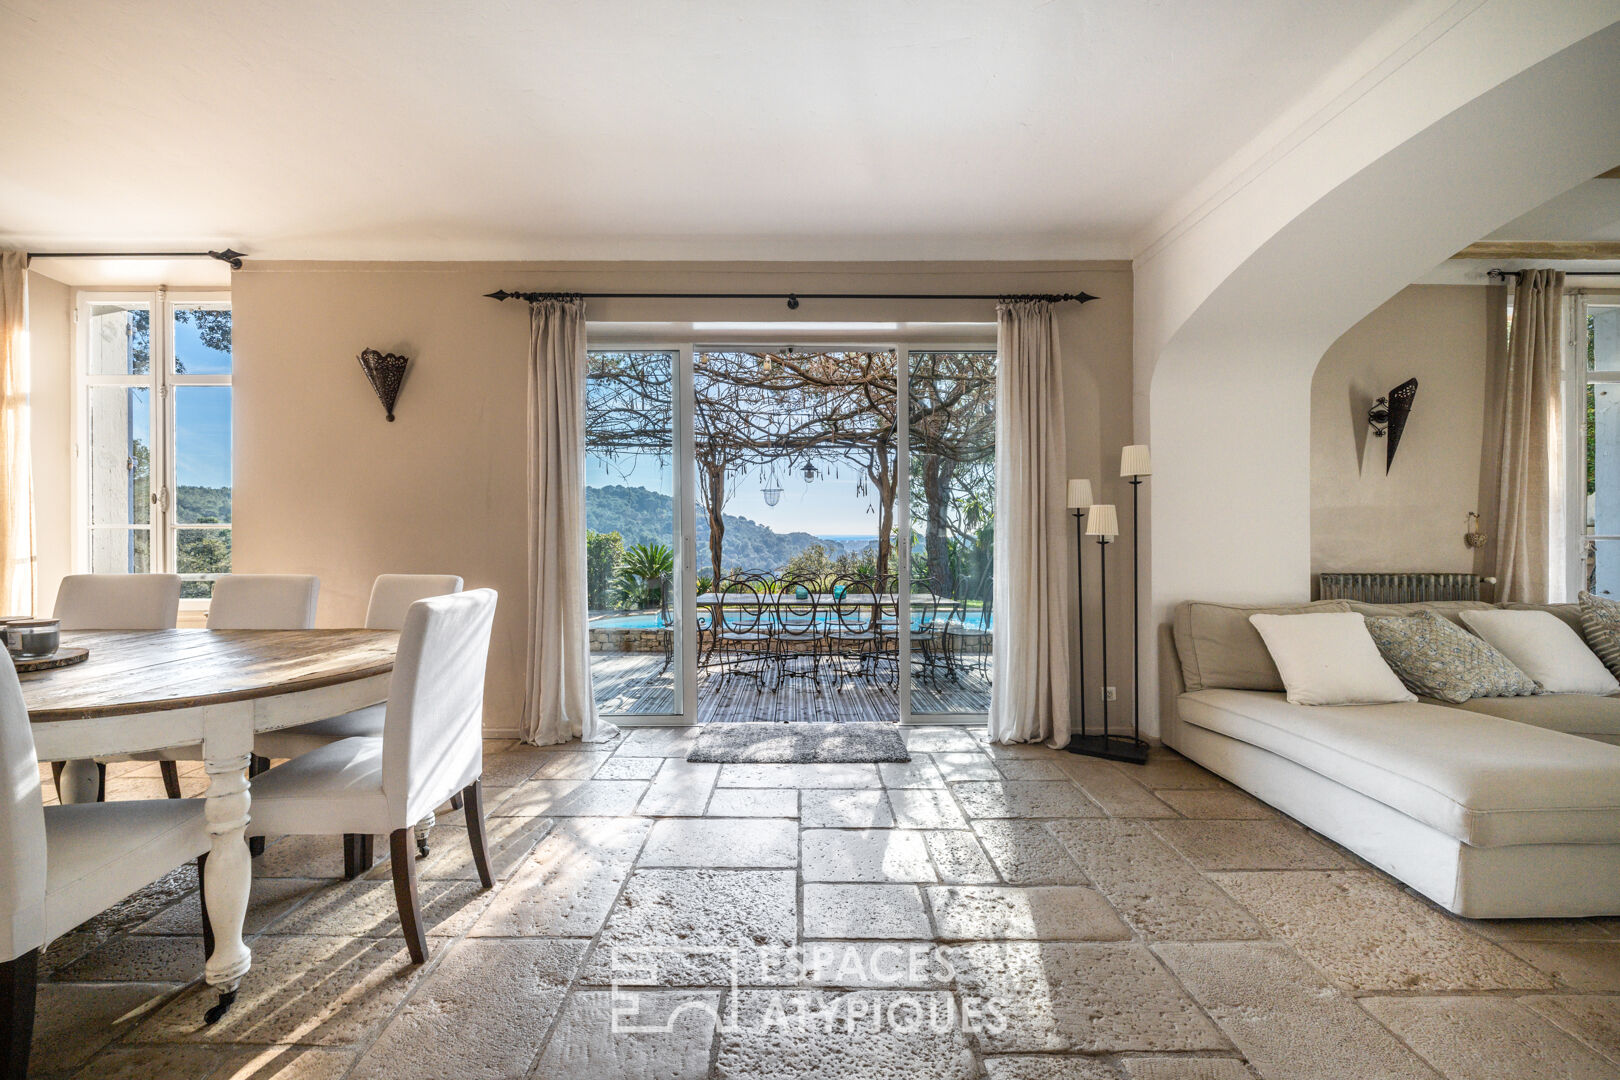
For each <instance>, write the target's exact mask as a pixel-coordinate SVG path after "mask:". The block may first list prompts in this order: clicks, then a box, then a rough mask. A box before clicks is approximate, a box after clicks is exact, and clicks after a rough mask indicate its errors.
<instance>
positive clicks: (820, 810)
mask: <svg viewBox="0 0 1620 1080" xmlns="http://www.w3.org/2000/svg"><path fill="white" fill-rule="evenodd" d="M799 821H800V823H801V824H803V825H804V826H805V828H808V829H886V828H889V827H890V826H892V825H893V824H894V813H893V811H891V810H890V809H889V799H888V793H887V792H884V791H882V790H873V791H859V790H855V789H850V788H827V789H821V790H811V791H806V792H804V794H803V795H802V796H800V798H799Z"/></svg>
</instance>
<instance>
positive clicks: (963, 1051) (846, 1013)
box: [716, 990, 976, 1080]
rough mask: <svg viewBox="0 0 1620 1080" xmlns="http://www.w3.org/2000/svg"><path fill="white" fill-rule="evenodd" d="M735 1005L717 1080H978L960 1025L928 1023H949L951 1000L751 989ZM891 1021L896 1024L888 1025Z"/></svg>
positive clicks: (928, 995)
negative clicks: (723, 1079)
mask: <svg viewBox="0 0 1620 1080" xmlns="http://www.w3.org/2000/svg"><path fill="white" fill-rule="evenodd" d="M739 1006H740V1007H739V1010H738V1012H739V1018H740V1022H739V1023H738V1025H737V1027H736V1030H732V1031H727V1032H725V1033H723V1034H722V1035H721V1037H720V1052H719V1056H718V1058H717V1059H716V1071H717V1073H718V1075H720V1076H724V1077H737V1078H742V1077H746V1078H748V1080H825V1078H828V1077H837V1078H839V1080H892V1078H897V1077H912V1076H916V1077H928V1078H929V1080H969V1078H970V1077H972V1076H974V1075H975V1074H976V1067H975V1065H974V1062H973V1054H972V1052H971V1051H970V1050H969V1048H968V1041H967V1036H966V1035H965V1034H964V1033H963V1032H962V1029H961V1028H962V1025H961V1024H960V1023H959V1022H958V1023H955V1024H952V1023H949V1022H942V1023H941V1024H940V1025H939V1027H937V1028H936V1027H935V1026H934V1024H933V1023H932V1022H931V1019H930V1018H931V1016H939V1017H940V1018H941V1019H942V1020H943V1019H944V1018H945V1017H946V1016H947V1014H950V1015H953V1016H954V1013H955V1009H956V1002H955V1000H954V998H953V997H952V996H951V995H950V994H948V993H944V992H940V991H889V990H852V991H847V992H844V993H838V992H834V991H825V990H800V991H772V990H749V991H744V992H743V993H742V995H741V996H740V1002H739ZM890 1016H894V1017H896V1021H895V1022H892V1023H891V1022H889V1021H888V1019H887V1018H888V1017H890ZM872 1017H878V1018H880V1020H879V1021H878V1022H874V1021H873V1020H872V1019H871V1018H872ZM779 1018H780V1019H781V1022H780V1023H778V1022H777V1020H778V1019H779ZM829 1029H830V1030H829Z"/></svg>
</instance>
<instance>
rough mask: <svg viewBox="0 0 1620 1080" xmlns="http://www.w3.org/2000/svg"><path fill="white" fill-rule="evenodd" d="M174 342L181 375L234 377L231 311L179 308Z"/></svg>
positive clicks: (175, 355) (177, 308) (175, 359)
mask: <svg viewBox="0 0 1620 1080" xmlns="http://www.w3.org/2000/svg"><path fill="white" fill-rule="evenodd" d="M172 340H173V346H172V348H173V350H174V368H173V370H174V372H175V373H176V374H177V375H229V374H230V373H231V312H230V309H229V308H223V309H222V308H217V307H209V306H201V305H198V306H195V307H189V306H188V307H180V306H176V307H175V309H174V333H173V335H172Z"/></svg>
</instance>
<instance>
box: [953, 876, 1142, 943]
mask: <svg viewBox="0 0 1620 1080" xmlns="http://www.w3.org/2000/svg"><path fill="white" fill-rule="evenodd" d="M924 893H925V895H926V896H927V897H928V904H929V907H930V908H932V909H933V913H934V928H935V932H936V933H937V935H938V937H939V939H940V940H941V941H1012V940H1020V941H1124V940H1127V939H1129V938H1130V936H1131V932H1130V929H1129V928H1128V927H1127V926H1126V925H1125V924H1124V923H1123V922H1121V921H1120V918H1119V916H1118V915H1116V914H1115V913H1114V909H1113V908H1111V907H1109V906H1108V902H1107V901H1106V900H1104V899H1103V898H1102V897H1101V896H1100V895H1098V893H1097V892H1096V890H1094V889H1087V888H1084V887H1082V886H1078V885H1033V886H1029V887H1027V888H1018V887H1013V886H1008V885H940V886H935V887H931V888H928V889H925V890H924Z"/></svg>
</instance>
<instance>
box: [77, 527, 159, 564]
mask: <svg viewBox="0 0 1620 1080" xmlns="http://www.w3.org/2000/svg"><path fill="white" fill-rule="evenodd" d="M151 569H152V534H151V531H150V530H148V529H91V530H90V572H91V573H92V574H145V573H148V572H150V571H151Z"/></svg>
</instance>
